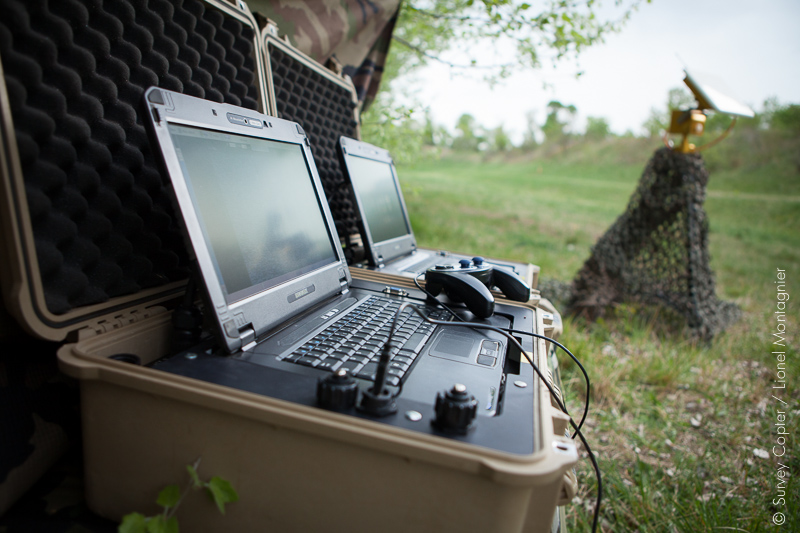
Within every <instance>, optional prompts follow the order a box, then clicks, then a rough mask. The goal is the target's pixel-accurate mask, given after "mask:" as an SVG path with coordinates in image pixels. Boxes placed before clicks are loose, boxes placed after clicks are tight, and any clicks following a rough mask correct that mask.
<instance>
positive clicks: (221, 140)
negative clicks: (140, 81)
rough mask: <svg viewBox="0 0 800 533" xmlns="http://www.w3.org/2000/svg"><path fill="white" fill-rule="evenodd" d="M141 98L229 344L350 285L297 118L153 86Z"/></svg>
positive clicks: (247, 340)
mask: <svg viewBox="0 0 800 533" xmlns="http://www.w3.org/2000/svg"><path fill="white" fill-rule="evenodd" d="M145 101H146V105H147V107H148V111H149V113H148V117H149V122H150V123H149V126H150V131H151V134H152V135H153V137H154V138H155V139H156V140H157V142H158V145H159V147H160V152H161V155H162V157H163V162H164V166H165V169H166V171H167V174H168V175H169V178H170V180H171V182H172V185H173V189H174V192H175V199H176V201H177V205H178V208H179V210H180V213H181V214H182V218H183V221H184V223H185V230H186V233H187V236H188V241H189V243H190V245H191V250H193V251H194V255H195V257H196V259H197V264H198V267H199V271H200V274H201V277H202V279H203V282H204V285H205V287H206V290H207V293H208V297H209V300H210V304H211V305H212V306H213V311H211V314H213V316H214V318H215V320H216V324H217V326H218V330H219V336H220V339H221V344H222V345H223V346H224V347H225V348H226V349H227V350H228V351H230V352H233V351H236V350H238V349H240V348H246V347H247V346H248V345H249V344H251V343H252V342H253V341H254V340H255V338H257V337H258V336H259V335H261V334H263V333H265V332H267V331H269V330H270V329H272V328H274V327H275V326H277V325H278V324H280V323H282V322H285V321H286V320H288V319H290V318H292V317H293V316H295V315H297V314H298V313H300V312H302V311H303V310H305V309H308V308H309V307H311V306H313V305H315V304H316V303H319V302H320V301H322V300H325V299H327V298H329V297H330V296H332V295H334V294H337V293H341V292H344V291H346V290H347V287H348V284H349V281H350V277H349V276H350V273H349V271H348V269H347V265H346V263H345V260H344V254H343V253H342V249H341V245H340V244H339V239H338V237H337V236H336V232H335V229H334V225H333V220H332V218H331V214H330V211H329V209H328V204H327V202H326V201H325V197H324V194H323V192H322V185H321V184H320V181H319V177H318V175H317V171H316V167H315V166H314V160H313V158H312V157H311V153H310V150H309V146H308V140H307V138H306V135H305V133H304V132H303V130H302V128H301V127H300V126H299V125H298V124H296V123H293V122H288V121H285V120H281V119H277V118H274V117H269V116H266V115H262V114H259V113H256V112H253V111H250V110H246V109H243V108H239V107H235V106H231V105H226V104H219V103H215V102H210V101H206V100H201V99H198V98H193V97H190V96H186V95H182V94H179V93H174V92H170V91H165V90H162V89H157V88H151V89H149V90H148V91H147V93H146V94H145Z"/></svg>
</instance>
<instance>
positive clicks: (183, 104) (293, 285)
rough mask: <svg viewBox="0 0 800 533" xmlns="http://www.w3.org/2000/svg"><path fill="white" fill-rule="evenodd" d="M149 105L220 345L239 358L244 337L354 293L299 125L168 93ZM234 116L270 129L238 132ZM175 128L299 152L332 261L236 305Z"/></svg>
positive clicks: (150, 120) (239, 296) (152, 130)
mask: <svg viewBox="0 0 800 533" xmlns="http://www.w3.org/2000/svg"><path fill="white" fill-rule="evenodd" d="M155 90H158V91H160V92H161V94H162V99H163V100H164V102H163V103H154V102H153V101H152V99H151V98H149V97H148V95H150V93H151V92H152V91H155ZM145 102H146V105H147V106H148V108H149V109H148V111H149V112H148V113H147V116H148V120H147V122H148V126H149V129H150V133H151V136H152V137H153V138H154V139H155V140H156V141H157V143H158V147H159V148H160V150H157V151H158V152H160V155H161V158H162V164H163V167H164V170H165V172H166V174H167V175H168V177H169V179H170V181H171V183H172V185H173V190H174V193H175V194H174V198H173V200H174V201H175V202H176V204H177V208H178V209H177V211H178V213H176V214H179V215H180V216H179V219H181V220H182V222H183V229H184V232H185V235H186V237H187V242H188V245H189V247H190V251H191V252H193V254H194V256H195V258H196V260H197V266H198V271H199V274H200V277H201V278H202V282H203V285H204V286H205V289H206V293H207V296H208V299H209V303H210V304H211V306H210V307H211V308H212V309H213V315H214V318H215V319H216V325H217V327H218V331H219V334H220V339H221V344H222V345H223V347H225V349H226V350H227V351H229V352H230V353H233V352H235V351H236V350H238V349H240V348H242V340H243V339H244V338H248V337H249V334H243V332H244V331H245V330H252V334H253V335H254V336H255V337H258V336H260V335H263V334H264V333H266V332H268V331H270V330H271V329H273V328H274V327H276V326H277V325H279V324H281V323H283V322H285V321H287V320H289V319H291V318H292V317H294V316H296V315H297V314H299V313H301V312H303V311H304V310H305V309H308V308H309V307H312V306H314V305H316V304H318V303H320V302H321V301H324V300H326V299H328V298H330V297H331V296H333V295H335V294H337V293H341V292H342V291H343V289H344V288H346V286H347V285H349V282H350V273H349V270H348V268H347V263H346V261H345V258H344V253H343V251H342V248H341V244H340V241H339V238H338V235H337V234H336V229H335V226H334V223H333V217H332V216H331V213H330V209H329V207H328V204H327V201H326V200H325V194H324V192H323V189H322V183H321V181H320V179H319V175H318V173H317V171H316V166H315V164H314V159H313V157H312V155H311V152H310V149H309V145H308V139H307V137H306V135H305V133H304V132H303V130H302V128H300V127H299V126H298V125H297V124H295V123H293V122H289V121H285V120H281V119H278V118H275V117H269V116H267V115H262V114H260V113H257V112H255V111H250V110H245V109H242V108H239V107H236V106H232V105H227V104H219V103H216V102H210V101H206V100H202V99H198V98H194V97H190V96H186V95H182V94H179V93H173V92H170V91H165V90H162V89H155V88H151V89H149V90H148V91H147V92H146V93H145ZM231 114H233V115H234V116H240V117H241V116H244V117H246V118H248V120H250V119H252V120H256V121H262V122H263V124H264V125H263V127H260V128H255V127H251V126H249V125H248V124H247V121H244V123H243V124H235V123H232V122H231V121H230V120H229V119H228V116H229V115H231ZM169 124H174V125H180V126H187V127H193V128H200V129H202V130H207V131H213V132H218V133H226V134H234V135H244V136H248V137H255V138H261V139H266V140H269V141H277V142H283V143H289V144H294V145H297V146H299V147H300V149H301V151H302V154H303V157H304V159H305V164H306V167H307V170H308V172H309V179H311V182H312V185H313V190H314V195H315V199H316V202H317V204H318V206H319V208H320V209H321V212H322V215H323V220H324V224H325V227H326V231H327V234H328V238H329V239H330V241H331V246H332V250H333V254H332V261H331V262H330V263H328V264H325V265H323V266H321V267H319V268H315V269H313V270H312V271H310V272H306V273H302V274H299V275H297V276H296V277H293V278H292V279H289V280H286V281H283V282H280V283H278V284H277V285H274V286H270V287H267V288H265V289H261V288H258V287H256V288H254V289H253V290H252V291H250V293H248V294H241V293H236V294H234V295H233V296H235V298H230V295H228V293H227V292H226V291H225V290H224V289H223V284H222V280H221V279H220V274H219V271H218V269H217V268H216V266H215V261H214V258H213V251H212V250H211V249H210V248H209V246H208V243H207V241H206V238H205V235H204V233H203V230H202V224H201V221H200V216H199V214H198V213H197V211H196V210H195V207H194V204H193V202H192V197H191V194H190V191H189V187H188V186H187V182H186V177H185V176H184V172H183V169H182V167H181V165H180V162H179V159H178V156H177V153H176V151H175V145H174V143H173V139H172V135H171V134H170V132H169V128H168V125H169ZM240 292H241V291H240Z"/></svg>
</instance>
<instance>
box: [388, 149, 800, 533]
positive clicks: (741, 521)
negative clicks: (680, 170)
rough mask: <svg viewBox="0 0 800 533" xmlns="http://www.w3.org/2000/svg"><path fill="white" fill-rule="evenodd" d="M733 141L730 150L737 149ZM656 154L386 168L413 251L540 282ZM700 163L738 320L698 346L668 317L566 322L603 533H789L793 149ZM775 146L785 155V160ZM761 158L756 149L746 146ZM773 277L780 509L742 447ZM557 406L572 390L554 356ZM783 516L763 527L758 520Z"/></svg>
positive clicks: (576, 253) (560, 270) (718, 261)
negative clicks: (783, 365) (508, 269)
mask: <svg viewBox="0 0 800 533" xmlns="http://www.w3.org/2000/svg"><path fill="white" fill-rule="evenodd" d="M740 144H741V143H740ZM657 146H658V145H657V143H652V142H648V141H642V140H637V139H629V140H617V141H613V142H605V143H598V144H594V145H585V146H579V147H573V148H572V149H569V150H567V151H565V152H563V153H561V154H560V155H559V156H558V157H547V158H538V159H531V158H528V159H527V160H526V159H525V158H522V157H520V158H518V159H517V160H513V159H511V160H509V159H508V158H506V159H504V160H487V159H485V158H482V157H480V156H478V155H469V156H464V155H457V156H449V157H446V158H444V159H440V160H434V161H421V162H418V163H417V164H415V165H409V166H404V167H401V168H399V169H398V172H399V174H400V179H401V184H402V187H403V191H404V194H405V198H406V202H407V204H408V208H409V211H410V213H411V218H412V224H413V226H414V229H415V232H416V234H417V236H418V240H419V244H420V245H421V246H425V247H430V248H447V249H451V250H461V251H465V252H473V253H475V252H478V251H479V252H480V253H481V254H482V255H486V256H494V257H499V258H505V259H515V260H520V261H529V262H531V263H534V264H537V265H539V266H540V267H541V269H542V270H541V279H557V280H562V281H569V280H571V279H572V278H573V277H574V275H575V274H576V273H577V271H578V269H579V268H580V267H581V265H582V264H583V262H584V261H585V260H586V258H588V257H589V255H590V249H591V246H592V244H593V243H594V242H595V241H596V239H597V238H598V237H600V236H601V235H602V234H603V233H604V232H605V231H606V229H607V228H608V227H609V225H610V224H611V223H613V221H614V220H615V219H616V217H617V216H618V215H619V214H620V213H622V211H623V210H624V208H625V206H626V205H627V203H628V199H629V197H630V195H631V193H632V192H633V191H634V189H635V187H636V184H637V182H638V179H639V176H640V175H641V172H642V170H643V169H644V166H645V164H646V163H647V160H648V159H649V158H650V156H651V154H652V152H653V150H654V149H655V148H657ZM724 146H725V143H723V144H722V145H720V151H718V152H709V154H708V156H707V159H708V160H709V161H710V162H711V163H710V164H709V168H711V169H712V175H711V180H710V182H709V186H708V198H707V201H706V204H705V207H706V211H707V213H708V217H709V221H710V250H711V256H712V263H711V265H712V268H713V269H714V271H715V274H716V279H717V292H718V295H719V296H720V297H721V298H723V299H726V300H733V301H735V302H736V303H737V304H738V305H739V306H740V307H741V308H742V309H743V311H744V316H743V319H742V320H741V321H739V322H738V323H736V324H735V325H733V326H732V327H730V328H729V329H728V330H727V331H726V332H724V333H723V334H721V335H719V336H718V337H717V338H716V339H715V340H714V342H713V343H712V344H710V345H697V344H695V343H694V342H692V341H690V340H689V339H687V338H685V336H684V333H683V330H682V329H681V328H680V327H679V324H680V320H678V319H677V318H676V317H674V316H672V315H671V314H670V313H669V312H668V311H665V310H663V309H656V308H642V307H638V306H634V305H627V304H626V305H621V306H619V307H617V308H616V309H614V310H612V312H610V313H609V314H608V315H607V316H606V317H605V318H604V319H602V320H599V321H597V322H594V323H589V322H586V321H584V320H582V319H573V318H566V320H565V333H564V336H563V338H562V342H563V343H564V344H565V345H567V346H568V347H570V349H571V350H572V351H573V352H574V353H575V354H576V355H577V356H578V357H579V358H581V359H582V361H583V362H584V364H585V366H586V368H587V370H588V372H589V374H590V376H591V378H592V380H593V389H592V411H591V415H590V417H589V419H588V421H587V429H586V435H587V438H588V439H589V441H590V443H591V444H592V446H593V449H594V450H595V451H596V452H597V455H598V460H599V463H600V467H601V469H602V471H603V474H604V477H603V479H604V484H605V498H604V504H603V509H602V523H603V527H602V529H603V530H604V531H615V532H616V531H639V532H641V533H644V532H661V531H664V532H673V531H748V532H755V531H768V530H770V531H771V530H773V529H777V530H783V531H800V518H799V517H800V496H798V495H800V484H798V482H797V476H798V474H800V457H798V451H800V447H798V446H797V444H796V442H797V438H798V436H800V431H798V428H800V425H798V424H797V420H798V419H800V388H798V386H797V385H798V383H800V358H798V350H797V345H798V344H797V340H798V334H797V326H798V322H799V321H798V318H800V314H799V313H798V311H797V307H796V305H795V301H797V299H800V281H796V280H800V268H798V267H800V173H799V170H798V167H800V165H798V164H797V159H796V158H797V156H796V155H794V154H796V153H798V152H800V150H799V149H798V148H800V142H798V140H797V139H794V140H791V139H790V140H789V141H786V140H782V141H781V143H778V144H777V145H776V146H777V147H776V148H774V149H773V152H772V153H771V155H770V156H768V155H765V154H764V153H763V152H762V151H758V152H755V151H754V153H752V154H749V153H743V152H742V150H741V149H739V150H738V151H737V150H733V149H731V148H726V149H725V150H727V151H725V150H723V147H724ZM787 147H788V148H787ZM762 149H764V148H763V147H762ZM777 268H782V269H785V270H786V272H787V275H788V279H787V282H788V285H787V289H788V290H789V292H790V293H791V297H792V298H793V299H791V300H789V304H790V305H789V308H788V309H789V322H788V331H789V334H788V335H787V339H788V345H789V346H790V348H788V349H787V354H788V355H787V357H788V363H787V369H788V371H787V374H788V376H789V377H788V379H787V383H788V385H787V387H788V388H787V389H782V390H778V391H777V392H776V393H775V395H776V396H779V397H780V398H781V399H783V400H785V401H787V402H788V403H789V407H788V408H784V410H786V411H788V412H789V413H788V417H789V424H790V425H789V426H788V427H789V428H790V429H789V431H790V433H791V436H790V438H789V439H788V445H787V455H786V457H784V459H786V461H783V463H784V464H787V465H788V466H789V468H790V470H791V473H792V475H793V477H791V478H790V482H789V485H788V488H787V505H786V506H775V505H773V504H772V503H771V501H772V500H773V498H776V497H777V488H776V483H777V479H776V471H777V461H776V458H775V457H772V456H770V457H769V458H767V459H763V458H760V457H758V456H757V455H755V454H754V450H768V451H769V450H771V449H772V446H773V445H774V444H775V440H776V434H775V433H774V427H775V426H774V424H775V423H776V409H777V408H780V407H782V406H781V404H779V403H778V402H777V401H776V400H774V399H772V398H771V395H772V394H773V392H775V391H774V390H773V389H772V388H771V387H772V385H773V380H774V379H775V373H776V360H775V356H774V355H772V354H771V348H772V345H771V342H772V340H773V337H772V332H773V331H775V325H776V322H775V315H774V311H775V305H776V289H775V284H774V283H773V282H774V280H775V274H776V269H777ZM561 361H562V363H561V364H562V373H563V379H564V384H565V389H566V391H567V401H568V405H570V406H571V407H572V409H573V410H574V411H577V410H578V406H579V405H581V402H582V400H583V392H582V391H583V383H582V380H581V379H580V376H579V374H578V373H577V372H576V369H575V367H574V365H573V364H571V363H570V362H569V361H568V360H566V359H565V358H562V359H561ZM578 475H579V480H580V489H579V493H578V497H577V498H576V500H575V501H574V502H573V503H572V504H571V505H570V506H569V507H568V527H569V530H570V531H586V530H588V529H589V526H590V524H591V517H592V506H593V504H594V495H595V490H596V485H595V481H594V475H593V473H592V470H591V468H590V466H589V463H588V462H587V461H585V460H584V461H581V463H579V467H578ZM776 511H782V512H784V513H785V514H786V517H787V519H788V520H787V523H786V524H784V525H783V527H782V529H778V528H776V527H775V526H774V525H773V524H772V522H771V519H772V515H773V513H774V512H776Z"/></svg>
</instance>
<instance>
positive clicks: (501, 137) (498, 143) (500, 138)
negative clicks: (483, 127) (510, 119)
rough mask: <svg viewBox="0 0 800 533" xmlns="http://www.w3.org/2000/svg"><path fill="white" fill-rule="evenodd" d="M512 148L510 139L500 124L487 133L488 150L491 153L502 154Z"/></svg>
mask: <svg viewBox="0 0 800 533" xmlns="http://www.w3.org/2000/svg"><path fill="white" fill-rule="evenodd" d="M513 147H514V145H513V144H512V142H511V138H510V137H509V136H508V134H507V133H506V131H505V128H504V127H503V125H502V124H500V125H499V126H497V127H496V128H494V129H493V130H492V131H491V132H489V149H490V150H491V151H492V152H499V153H503V152H507V151H509V150H511V149H512V148H513Z"/></svg>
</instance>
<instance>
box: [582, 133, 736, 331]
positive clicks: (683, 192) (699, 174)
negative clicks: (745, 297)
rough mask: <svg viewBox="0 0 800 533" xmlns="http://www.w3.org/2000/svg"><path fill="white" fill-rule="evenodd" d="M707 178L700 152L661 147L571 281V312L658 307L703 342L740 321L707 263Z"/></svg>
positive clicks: (592, 313) (592, 314)
mask: <svg viewBox="0 0 800 533" xmlns="http://www.w3.org/2000/svg"><path fill="white" fill-rule="evenodd" d="M707 183H708V171H707V170H706V168H705V165H704V163H703V158H702V157H701V156H700V155H699V154H683V153H677V152H673V151H672V150H669V149H667V148H662V149H660V150H658V151H656V153H655V154H654V155H653V157H652V159H650V162H649V163H648V164H647V167H646V168H645V170H644V173H643V174H642V177H641V179H640V180H639V186H638V187H637V189H636V191H635V192H634V193H633V195H632V196H631V199H630V201H629V202H628V207H627V209H626V210H625V212H624V213H623V214H622V215H621V216H620V217H619V218H618V219H617V220H616V222H614V224H613V225H612V226H611V227H610V228H609V229H608V231H607V232H606V233H605V235H603V236H602V237H600V239H599V240H598V241H597V244H595V245H594V247H593V248H592V255H591V257H589V259H588V260H587V261H586V263H584V265H583V267H582V268H581V270H580V272H578V275H577V276H576V277H575V279H574V280H573V282H572V290H571V297H570V301H569V303H568V308H569V310H570V312H572V313H575V314H583V315H586V316H588V317H589V318H597V317H598V316H600V315H602V314H603V313H604V311H605V310H606V308H607V307H608V306H610V305H613V304H615V303H620V302H631V301H635V302H641V303H645V304H661V305H665V306H667V307H669V308H671V309H673V310H674V311H676V312H677V313H679V314H680V315H682V316H684V317H685V318H686V321H687V325H688V327H689V328H690V330H691V332H692V334H693V335H695V336H697V337H699V338H702V339H706V340H710V339H711V338H712V337H713V336H714V335H715V334H716V333H718V332H720V331H722V330H723V329H725V328H726V327H727V326H728V325H729V324H731V323H733V322H734V321H736V320H737V319H738V317H739V308H738V307H737V306H736V305H735V304H733V303H731V302H724V301H721V300H719V299H718V298H717V296H716V293H715V283H714V273H713V272H712V271H711V267H710V265H709V254H708V221H707V219H706V213H705V210H704V209H703V202H704V201H705V196H706V184H707Z"/></svg>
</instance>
